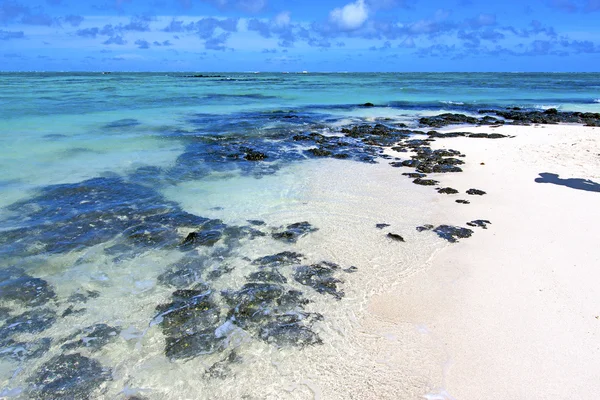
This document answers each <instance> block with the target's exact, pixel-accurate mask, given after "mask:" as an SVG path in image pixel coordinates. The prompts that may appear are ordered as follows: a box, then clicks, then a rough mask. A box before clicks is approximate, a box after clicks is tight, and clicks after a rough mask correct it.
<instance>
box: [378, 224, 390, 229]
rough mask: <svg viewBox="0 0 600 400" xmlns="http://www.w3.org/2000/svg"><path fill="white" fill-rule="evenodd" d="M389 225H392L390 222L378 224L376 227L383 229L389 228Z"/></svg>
mask: <svg viewBox="0 0 600 400" xmlns="http://www.w3.org/2000/svg"><path fill="white" fill-rule="evenodd" d="M388 226H390V224H376V225H375V228H377V229H383V228H387V227H388Z"/></svg>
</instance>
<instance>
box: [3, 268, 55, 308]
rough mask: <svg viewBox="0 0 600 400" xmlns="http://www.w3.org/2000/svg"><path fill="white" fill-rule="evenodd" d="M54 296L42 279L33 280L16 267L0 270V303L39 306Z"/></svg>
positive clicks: (50, 288)
mask: <svg viewBox="0 0 600 400" xmlns="http://www.w3.org/2000/svg"><path fill="white" fill-rule="evenodd" d="M55 297H56V294H55V293H54V290H52V287H51V286H50V285H49V284H48V282H46V281H45V280H43V279H40V278H34V277H32V276H31V275H28V274H26V273H25V271H24V270H22V269H20V268H16V267H9V268H6V269H2V270H0V301H9V302H11V301H14V302H17V303H19V304H22V305H25V306H30V307H34V306H39V305H42V304H45V303H47V302H48V301H49V300H51V299H54V298H55Z"/></svg>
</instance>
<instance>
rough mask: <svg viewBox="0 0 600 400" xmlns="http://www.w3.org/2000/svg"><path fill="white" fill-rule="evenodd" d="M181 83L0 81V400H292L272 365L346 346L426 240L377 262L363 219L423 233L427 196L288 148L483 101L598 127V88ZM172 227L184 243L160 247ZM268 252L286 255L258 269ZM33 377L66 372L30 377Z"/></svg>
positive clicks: (470, 81) (501, 83) (406, 79)
mask: <svg viewBox="0 0 600 400" xmlns="http://www.w3.org/2000/svg"><path fill="white" fill-rule="evenodd" d="M189 75H191V74H184V73H181V74H165V73H162V74H161V73H144V74H141V73H140V74H125V73H112V74H97V73H96V74H94V73H80V74H72V73H64V74H61V73H22V74H20V73H10V74H0V121H2V123H1V124H0V154H1V157H0V170H1V171H2V175H1V176H0V193H1V196H0V255H1V261H0V282H1V283H0V317H1V320H0V323H1V326H0V393H2V394H1V396H7V397H18V398H19V397H21V398H27V397H36V398H57V396H58V397H60V396H66V397H68V396H69V395H71V396H75V398H86V397H88V396H91V397H103V396H105V397H107V398H127V396H130V395H133V394H137V395H140V396H144V397H147V398H161V399H162V398H182V396H183V395H182V393H186V396H189V398H232V397H231V396H234V397H236V396H239V397H241V396H247V397H248V398H254V397H252V396H255V397H258V398H266V397H268V396H266V394H265V393H269V394H270V395H272V396H275V397H277V398H282V397H288V398H310V397H311V395H310V393H312V394H313V395H315V394H316V391H315V389H314V388H313V386H311V385H312V384H310V385H309V384H306V383H304V384H303V385H304V390H301V389H298V390H296V389H294V390H287V389H285V390H284V389H282V388H289V387H290V385H295V384H298V382H306V377H293V378H292V377H291V376H292V375H293V374H291V373H290V372H289V370H287V369H286V367H285V366H286V365H287V364H286V363H290V365H288V367H289V368H296V367H297V368H298V369H299V370H301V368H300V367H299V366H298V365H303V366H304V367H303V368H307V370H310V368H311V367H315V368H316V366H318V365H319V363H320V362H321V361H323V359H324V358H319V356H318V354H321V355H322V357H325V356H323V355H327V354H328V355H330V356H332V355H334V354H336V352H339V351H340V348H342V347H347V346H350V344H349V343H347V342H345V338H346V337H347V335H349V333H348V332H350V331H351V330H352V329H353V328H352V318H349V316H350V315H354V313H355V312H358V311H359V310H360V309H361V307H363V306H364V302H365V298H366V296H367V295H366V293H368V291H369V290H371V291H372V290H378V289H379V288H381V287H384V286H385V285H387V284H388V282H386V280H385V279H384V277H385V276H386V275H385V273H384V272H385V271H388V272H389V273H391V274H400V275H401V274H403V273H409V272H410V268H413V267H414V266H415V265H416V266H418V265H419V263H422V262H424V261H425V260H426V259H427V258H428V257H429V256H430V255H431V254H432V252H433V251H435V249H437V248H439V246H440V245H441V244H440V241H439V240H437V238H430V239H419V240H420V242H419V244H418V245H415V246H419V247H418V248H413V249H412V250H407V251H406V252H405V253H402V254H398V252H397V251H394V250H393V249H390V248H389V247H388V245H389V244H388V243H387V242H385V241H382V240H381V239H380V236H381V235H379V233H378V232H377V231H375V230H374V229H373V226H374V225H375V223H378V222H383V221H382V220H384V219H385V220H386V221H395V222H396V225H395V226H396V227H398V229H400V228H402V229H404V228H405V229H406V230H407V231H408V229H409V227H410V229H411V232H412V231H414V226H416V225H418V224H422V223H424V222H427V221H426V216H427V212H428V211H427V209H425V208H424V204H426V203H427V202H428V201H430V200H431V194H430V192H429V191H427V190H426V189H423V188H421V187H414V186H412V187H411V186H410V184H406V182H404V181H402V180H400V179H399V178H398V181H394V183H393V185H391V186H393V190H392V189H389V188H385V187H383V188H382V187H381V185H380V184H373V183H371V182H369V181H370V179H371V177H372V176H381V177H387V176H388V175H386V174H388V173H389V171H388V170H389V168H387V161H386V160H384V159H383V158H382V155H381V154H379V153H377V152H376V151H375V150H374V149H373V148H371V147H369V146H368V145H365V144H364V143H361V142H360V141H355V142H351V141H348V142H347V143H346V142H345V143H344V146H347V148H348V151H347V152H345V153H343V154H342V155H343V156H344V157H339V158H344V160H341V159H340V160H334V159H328V160H323V159H320V158H318V157H315V156H314V155H312V154H311V153H309V152H307V148H308V147H310V146H308V145H306V144H305V143H304V142H302V140H300V139H294V137H296V136H298V135H300V136H301V135H308V134H319V135H326V136H332V135H333V136H336V135H340V129H341V128H342V127H345V126H348V125H352V124H361V123H368V124H373V123H383V124H385V125H388V126H390V127H394V126H399V124H401V123H403V124H406V125H408V126H409V127H416V126H417V122H416V121H417V119H418V117H420V116H423V115H431V114H436V113H440V112H447V111H451V112H459V113H466V114H471V113H476V112H477V110H479V109H483V108H502V107H508V106H512V107H515V106H516V107H521V108H524V109H533V110H535V109H547V108H551V107H553V108H558V109H560V110H574V111H593V112H600V74H218V73H215V74H208V75H210V76H211V77H202V78H192V77H189ZM366 102H370V103H373V104H374V105H375V106H374V107H362V106H361V104H363V103H366ZM344 140H346V139H344ZM252 155H254V157H258V158H254V159H252ZM386 168H387V169H386ZM398 175H399V174H398ZM394 179H395V178H394ZM378 182H379V181H378ZM302 222H308V224H307V225H306V224H305V225H302V224H300V225H297V227H296V228H292V231H293V230H294V229H296V230H297V231H298V232H300V236H299V237H298V238H297V240H296V239H294V240H289V241H287V240H285V238H286V236H285V235H287V234H289V232H288V231H286V226H288V225H290V224H294V223H302ZM191 232H201V233H203V234H205V235H204V236H202V237H201V238H200V239H198V240H200V243H201V244H200V245H192V246H188V247H185V246H182V243H183V242H184V240H185V239H186V238H189V237H188V234H190V233H191ZM286 232H288V233H286ZM282 234H283V236H281V235H282ZM277 235H280V236H277ZM405 235H411V234H410V233H407V234H405ZM407 237H408V236H407ZM282 238H283V239H284V240H282ZM416 241H417V240H416V239H415V242H416ZM194 243H196V244H197V243H198V242H194ZM194 243H192V244H194ZM416 250H419V252H417V251H416ZM281 252H294V253H297V254H296V255H295V256H294V255H290V254H289V253H285V254H287V256H283V260H279V261H277V262H276V263H275V264H273V265H271V264H268V263H267V264H262V261H260V260H262V257H265V256H269V255H274V254H280V253H281ZM285 257H288V259H286V258H285ZM322 261H328V262H334V263H336V264H339V265H340V266H339V268H338V267H336V268H334V267H330V266H328V265H329V264H322V265H321V267H320V268H323V270H324V271H326V273H325V275H326V276H325V277H324V278H323V279H326V282H325V283H324V285H325V286H324V287H320V288H319V287H317V286H310V285H307V284H305V283H302V280H303V278H302V277H303V276H304V277H306V275H302V274H305V273H308V272H307V270H305V269H303V268H304V267H306V265H311V264H312V265H317V264H315V263H319V262H322ZM353 264H358V266H359V271H361V268H362V269H363V270H369V268H375V267H376V268H379V273H380V276H379V277H378V276H377V274H372V276H369V277H366V276H361V275H360V274H361V272H358V273H357V274H356V275H354V274H351V273H350V272H345V271H344V270H345V269H347V268H348V267H351V266H355V265H353ZM398 265H403V267H402V268H404V269H402V268H400V269H398ZM409 266H410V267H409ZM328 268H329V269H328ZM267 270H268V272H272V273H273V274H272V275H269V278H268V279H269V280H266V281H265V279H266V278H265V277H264V276H263V277H262V278H256V276H255V278H251V277H252V276H254V275H251V274H253V273H258V272H260V273H264V272H265V271H267ZM274 271H277V274H275V272H274ZM310 273H312V272H310ZM353 276H359V277H360V278H359V279H356V278H353ZM327 279H329V280H328V281H327ZM327 282H328V283H327ZM267 284H268V285H270V286H268V285H267ZM252 285H254V286H252ZM260 285H262V286H260ZM328 285H329V286H328ZM325 287H327V288H329V289H327V290H326V289H325ZM332 287H334V288H335V289H331V288H332ZM361 288H362V289H364V290H365V292H361V290H362V289H361ZM375 288H377V289H375ZM328 290H329V291H328ZM343 291H345V292H346V295H345V296H342V294H341V293H342V292H343ZM257 299H258V300H257ZM249 302H250V303H251V304H250V303H249ZM252 302H254V303H252ZM255 303H256V304H255ZM240 304H242V305H245V306H247V307H248V309H244V307H241V306H240ZM257 304H258V305H257ZM240 307H241V308H240ZM181 310H187V311H185V312H186V313H188V314H185V315H182V314H180V313H181ZM240 310H242V311H243V312H242V311H240ZM244 310H245V311H244ZM249 314H250V315H249ZM257 315H258V317H257ZM173 316H175V317H173ZM282 321H283V322H282ZM199 327H200V328H199ZM182 338H183V339H182ZM190 338H191V339H190ZM185 340H189V342H185ZM319 349H320V350H319ZM77 357H79V358H77ZM332 357H333V356H332ZM261 363H262V364H261ZM52 364H60V365H62V364H64V365H65V371H71V374H72V376H71V379H67V378H65V377H64V376H63V378H64V379H63V380H62V381H61V380H58V379H56V381H53V383H52V384H47V381H48V379H50V378H48V377H47V376H46V381H44V380H43V379H42V378H40V376H42V377H43V376H44V371H47V370H48V369H49V365H52ZM82 365H83V366H82ZM86 365H87V367H85V366H86ZM255 365H261V366H262V368H256V367H254V366H255ZM77 366H79V367H77ZM274 366H277V367H274ZM198 371H200V372H198ZM65 374H66V375H68V374H67V373H66V372H65ZM198 374H200V375H201V376H202V377H201V378H198V376H199V375H198ZM77 377H81V380H82V381H83V382H85V383H84V384H81V382H79V383H78V380H77ZM94 377H96V378H94ZM50 380H51V381H52V379H50ZM190 381H194V383H193V384H192V383H190ZM227 382H228V383H229V384H227ZM231 382H236V385H234V386H231ZM294 382H295V383H294ZM44 385H46V386H44ZM294 387H295V386H294ZM306 388H309V389H310V390H307V389H306ZM183 397H185V396H183ZM313 397H314V396H313Z"/></svg>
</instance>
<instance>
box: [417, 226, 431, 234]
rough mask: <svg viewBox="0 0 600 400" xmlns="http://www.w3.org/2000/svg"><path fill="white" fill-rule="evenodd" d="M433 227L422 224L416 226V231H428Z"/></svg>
mask: <svg viewBox="0 0 600 400" xmlns="http://www.w3.org/2000/svg"><path fill="white" fill-rule="evenodd" d="M432 229H433V225H423V226H417V231H418V232H423V231H430V230H432Z"/></svg>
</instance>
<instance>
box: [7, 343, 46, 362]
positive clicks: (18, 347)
mask: <svg viewBox="0 0 600 400" xmlns="http://www.w3.org/2000/svg"><path fill="white" fill-rule="evenodd" d="M0 342H1V340H0ZM51 344H52V339H50V338H42V339H37V340H34V341H32V342H16V341H14V340H8V341H7V342H6V343H4V344H3V348H0V358H6V359H11V360H13V361H26V360H31V359H33V358H39V357H41V356H43V355H44V354H45V353H46V352H47V351H48V350H50V345H51Z"/></svg>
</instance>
